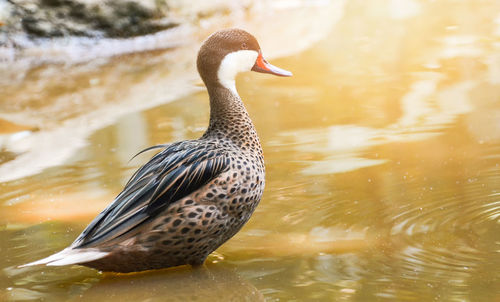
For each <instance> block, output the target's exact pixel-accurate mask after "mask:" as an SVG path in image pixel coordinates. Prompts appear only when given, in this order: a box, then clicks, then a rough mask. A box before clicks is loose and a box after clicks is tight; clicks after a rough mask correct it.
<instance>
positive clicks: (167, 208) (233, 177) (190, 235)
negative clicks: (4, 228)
mask: <svg viewBox="0 0 500 302" xmlns="http://www.w3.org/2000/svg"><path fill="white" fill-rule="evenodd" d="M239 50H245V51H243V52H238V51H239ZM246 50H251V51H250V52H248V51H246ZM252 51H253V52H252ZM234 52H238V55H240V54H241V58H243V59H241V58H240V59H238V60H239V61H238V60H236V62H241V60H245V58H250V59H251V60H253V61H250V64H251V65H249V66H247V65H245V64H246V63H244V62H243V63H242V64H243V65H244V66H247V67H248V70H250V68H251V67H252V64H254V61H255V60H257V61H259V60H261V62H260V66H261V68H260V69H259V71H260V72H269V73H274V74H277V75H288V74H286V73H284V72H285V71H282V70H279V69H278V68H276V67H274V66H272V65H270V64H268V63H267V62H265V60H264V59H263V58H262V56H261V54H260V48H259V45H258V43H257V41H256V40H255V38H254V37H253V36H251V35H250V34H248V33H246V32H244V31H242V30H234V29H233V30H225V31H220V32H217V33H215V34H214V35H212V36H211V37H210V38H208V39H207V41H206V42H205V43H204V44H203V46H202V47H201V49H200V52H199V55H198V61H197V63H198V71H199V73H200V75H201V77H202V79H203V81H204V82H205V84H206V86H207V89H208V93H209V97H210V124H209V127H208V129H207V131H206V132H205V134H204V135H203V136H202V137H201V138H199V139H197V140H189V141H182V142H177V143H173V144H169V145H161V146H155V147H151V148H148V149H146V150H149V149H154V148H162V149H163V150H161V151H160V152H159V153H157V154H156V155H155V156H154V157H153V158H152V159H151V160H150V161H149V162H148V163H146V164H145V165H144V166H142V167H141V168H140V169H139V170H138V171H137V172H136V173H135V174H134V175H133V176H132V177H131V179H130V180H129V182H128V183H127V185H126V186H125V188H124V190H123V191H122V192H121V193H120V194H119V195H118V196H117V197H116V199H115V200H114V202H113V203H112V204H111V205H109V206H108V207H107V208H106V209H105V210H104V211H103V212H102V213H101V214H99V215H98V216H97V217H96V218H95V219H94V221H92V222H91V224H90V225H89V226H88V227H87V228H86V229H85V230H84V231H83V232H82V234H81V235H80V236H79V237H78V238H77V239H76V240H75V242H74V243H73V244H72V245H71V246H70V247H69V248H68V249H66V250H64V251H62V252H60V253H59V254H55V255H53V256H51V257H48V258H46V259H43V260H41V261H37V262H34V263H32V264H48V265H64V264H72V263H78V264H82V265H86V266H89V267H93V268H96V269H99V270H103V271H115V272H132V271H142V270H149V269H158V268H165V267H171V266H177V265H182V264H191V265H200V264H202V263H203V262H204V261H205V259H206V257H207V256H208V255H209V254H210V253H211V252H212V251H214V250H215V249H216V248H218V247H219V246H220V245H221V244H223V243H224V242H226V241H227V240H228V239H229V238H231V237H232V236H233V235H234V234H236V233H237V232H238V231H239V230H240V229H241V227H242V226H243V225H244V224H245V223H246V222H247V221H248V219H249V218H250V216H251V215H252V213H253V211H254V210H255V208H256V207H257V205H258V203H259V201H260V199H261V197H262V193H263V191H264V185H265V168H264V158H263V152H262V148H261V145H260V142H259V138H258V136H257V132H256V130H255V127H254V125H253V124H252V121H251V119H250V117H249V115H248V113H247V111H246V109H245V106H244V105H243V102H242V101H241V99H240V97H239V96H238V94H237V93H236V90H235V89H234V88H232V87H227V85H226V86H225V85H224V84H223V83H224V81H222V80H220V79H219V77H218V70H219V69H220V68H221V67H220V66H221V65H223V64H222V63H221V61H223V59H224V58H225V57H227V55H228V54H231V53H234ZM257 54H258V56H259V57H258V58H257ZM256 58H257V59H256ZM257 61H255V64H256V65H257ZM266 64H267V65H266ZM262 66H263V68H264V69H262ZM266 66H267V67H269V68H274V69H273V70H274V71H272V70H267V69H266V68H267V67H266ZM226 67H227V66H226ZM226 67H225V68H226ZM233 67H234V66H233V65H231V66H229V67H227V68H229V69H230V70H232V69H231V68H233ZM245 68H246V67H245ZM276 70H277V71H276ZM236 71H239V70H236ZM280 71H282V72H281V73H280ZM229 74H230V75H231V73H229ZM234 76H235V74H234ZM234 76H233V78H234ZM233 80H234V79H233ZM221 81H222V84H221ZM86 251H90V253H88V254H85V257H87V260H89V261H86V259H85V257H83V255H84V253H85V252H86ZM78 252H80V254H81V255H82V259H81V260H80V259H79V258H78V255H76V256H75V259H76V260H74V261H72V262H71V261H60V260H61V258H64V257H67V255H70V256H72V257H73V256H74V255H75V254H77V253H78ZM58 255H59V256H58ZM88 255H91V258H89V256H88ZM102 255H105V256H102ZM58 263H59V264H58ZM60 263H63V264H60ZM32 264H30V265H32Z"/></svg>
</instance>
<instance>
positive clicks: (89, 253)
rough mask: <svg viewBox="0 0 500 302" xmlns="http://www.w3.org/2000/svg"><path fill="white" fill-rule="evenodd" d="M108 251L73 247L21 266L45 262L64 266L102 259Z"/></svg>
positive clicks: (50, 264)
mask: <svg viewBox="0 0 500 302" xmlns="http://www.w3.org/2000/svg"><path fill="white" fill-rule="evenodd" d="M108 254H109V253H108V252H101V251H99V250H97V249H81V250H80V249H72V248H66V249H64V250H62V251H60V252H59V253H56V254H54V255H51V256H49V257H47V258H43V259H41V260H37V261H34V262H31V263H27V264H23V265H20V266H19V267H26V266H33V265H41V264H45V265H48V266H62V265H69V264H79V263H85V262H90V261H94V260H97V259H101V258H103V257H105V256H107V255H108Z"/></svg>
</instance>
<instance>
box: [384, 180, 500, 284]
mask: <svg viewBox="0 0 500 302" xmlns="http://www.w3.org/2000/svg"><path fill="white" fill-rule="evenodd" d="M499 173H500V171H488V172H487V173H484V174H483V175H481V176H480V177H478V178H477V179H475V180H474V181H470V182H465V183H464V184H462V185H461V187H460V189H461V190H460V193H457V192H456V191H457V190H456V188H454V187H450V188H449V189H448V190H446V188H439V190H435V192H432V194H427V195H425V197H426V199H427V200H426V201H424V202H423V201H422V200H419V201H418V202H414V203H412V201H410V202H409V204H408V205H407V207H406V208H405V209H404V210H403V211H401V212H399V213H396V214H394V215H393V217H392V218H390V220H392V221H391V223H392V225H393V226H392V227H391V229H390V235H391V240H392V241H393V243H394V247H395V251H393V254H391V257H389V258H383V260H382V259H380V261H383V262H384V263H383V265H384V266H389V267H390V266H392V265H393V264H392V263H389V261H395V262H396V263H398V264H399V269H402V271H401V272H400V275H401V277H402V278H403V279H406V280H408V281H411V280H422V279H425V280H428V281H429V282H431V283H433V282H437V281H438V280H439V282H443V280H446V282H448V283H449V284H451V285H453V286H455V287H456V289H457V290H458V292H460V288H462V287H463V290H464V291H465V290H466V289H465V288H466V285H467V284H469V283H470V279H473V278H479V277H477V276H480V275H481V271H483V270H484V269H485V266H486V267H487V266H489V265H496V264H498V260H495V259H498V256H499V254H498V252H499V251H500V240H498V239H499V237H498V234H500V194H499V193H496V192H494V193H491V191H492V189H493V190H495V189H496V188H488V186H487V185H485V183H490V184H491V183H492V182H491V180H492V179H496V178H498V177H499V175H500V174H499ZM487 181H488V182H487ZM495 238H496V239H495ZM398 247H399V248H398Z"/></svg>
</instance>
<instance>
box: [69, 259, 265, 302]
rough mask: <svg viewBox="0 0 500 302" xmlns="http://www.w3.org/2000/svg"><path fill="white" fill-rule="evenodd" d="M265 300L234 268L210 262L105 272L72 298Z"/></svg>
mask: <svg viewBox="0 0 500 302" xmlns="http://www.w3.org/2000/svg"><path fill="white" fill-rule="evenodd" d="M80 300H82V301H103V300H106V301H166V300H168V301H264V297H263V295H262V294H261V293H260V292H259V291H258V290H257V289H256V288H255V287H254V286H253V285H252V284H251V283H249V282H248V281H247V280H245V279H243V278H242V277H240V276H239V275H238V274H237V273H236V272H235V271H233V270H232V269H230V268H227V267H221V266H220V265H211V264H208V265H206V266H204V267H201V268H197V269H193V268H190V267H187V266H183V267H178V268H173V269H166V270H160V271H150V272H145V273H135V274H105V275H104V277H103V279H101V280H100V281H99V282H97V283H96V284H95V285H93V286H92V287H91V288H89V289H88V290H86V291H85V292H83V293H81V294H80V295H79V296H78V297H75V298H74V299H73V301H80Z"/></svg>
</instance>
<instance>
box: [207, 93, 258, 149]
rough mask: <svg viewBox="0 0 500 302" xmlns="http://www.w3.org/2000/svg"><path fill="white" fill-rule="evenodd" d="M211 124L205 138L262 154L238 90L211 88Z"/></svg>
mask: <svg viewBox="0 0 500 302" xmlns="http://www.w3.org/2000/svg"><path fill="white" fill-rule="evenodd" d="M208 94H209V96H210V124H209V126H208V129H207V131H206V132H205V134H204V135H203V137H215V138H217V139H222V140H229V141H231V142H232V143H234V144H235V145H237V146H239V147H240V148H241V149H242V150H250V151H252V150H253V151H256V152H258V153H262V149H261V145H260V142H259V137H258V136H257V132H256V130H255V127H254V125H253V123H252V120H251V119H250V116H249V115H248V112H247V110H246V108H245V105H244V104H243V102H242V101H241V98H240V96H239V95H238V93H237V92H236V89H228V88H226V87H224V86H222V85H217V86H215V87H210V88H209V89H208Z"/></svg>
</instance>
